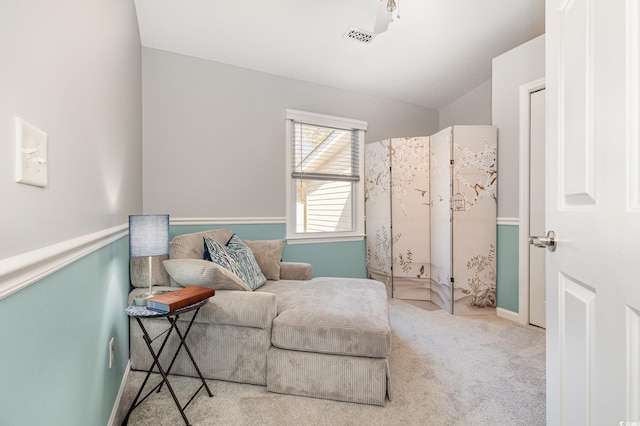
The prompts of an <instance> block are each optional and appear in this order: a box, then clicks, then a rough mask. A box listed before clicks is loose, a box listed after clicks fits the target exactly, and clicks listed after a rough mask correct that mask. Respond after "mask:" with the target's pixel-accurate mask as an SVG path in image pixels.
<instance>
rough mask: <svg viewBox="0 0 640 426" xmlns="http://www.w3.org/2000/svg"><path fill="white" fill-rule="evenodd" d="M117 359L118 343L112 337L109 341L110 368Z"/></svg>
mask: <svg viewBox="0 0 640 426" xmlns="http://www.w3.org/2000/svg"><path fill="white" fill-rule="evenodd" d="M115 357H116V343H115V337H112V338H111V340H109V368H111V367H113V360H114V359H115Z"/></svg>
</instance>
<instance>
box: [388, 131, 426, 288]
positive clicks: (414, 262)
mask: <svg viewBox="0 0 640 426" xmlns="http://www.w3.org/2000/svg"><path fill="white" fill-rule="evenodd" d="M429 199H430V194H429V137H427V136H424V137H414V138H394V139H392V140H391V222H392V224H393V236H392V256H393V297H394V298H397V299H411V300H430V298H431V294H430V282H429V277H430V262H431V261H430V246H429V228H430V224H429Z"/></svg>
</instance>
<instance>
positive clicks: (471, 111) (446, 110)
mask: <svg viewBox="0 0 640 426" xmlns="http://www.w3.org/2000/svg"><path fill="white" fill-rule="evenodd" d="M438 111H439V113H440V129H441V130H442V129H444V128H445V127H449V126H456V125H478V124H480V125H481V124H491V79H489V80H487V81H485V82H484V83H482V84H481V85H479V86H478V87H476V88H475V89H472V90H470V91H469V92H467V93H466V94H464V95H462V96H460V97H459V98H458V99H456V100H455V101H453V102H451V103H450V104H449V105H447V106H444V107H442V108H440V109H439V110H438Z"/></svg>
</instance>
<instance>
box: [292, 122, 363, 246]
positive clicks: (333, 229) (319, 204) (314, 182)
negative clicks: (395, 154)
mask: <svg viewBox="0 0 640 426" xmlns="http://www.w3.org/2000/svg"><path fill="white" fill-rule="evenodd" d="M286 119H287V120H286V121H287V182H288V190H287V239H288V240H290V242H292V243H295V242H305V240H310V241H313V242H317V241H318V239H324V240H335V241H341V240H353V239H362V238H363V236H364V185H363V178H362V173H363V165H362V164H363V161H362V155H363V150H362V144H363V143H364V131H365V130H366V128H367V123H366V122H364V121H358V120H351V119H347V118H340V117H332V116H328V115H320V114H314V113H308V112H302V111H295V110H287V116H286Z"/></svg>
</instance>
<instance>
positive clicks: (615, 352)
mask: <svg viewBox="0 0 640 426" xmlns="http://www.w3.org/2000/svg"><path fill="white" fill-rule="evenodd" d="M546 14H547V16H546V18H547V19H546V49H547V50H546V67H547V69H546V92H547V93H546V96H547V102H546V110H547V120H546V121H547V131H546V141H547V145H546V148H547V152H546V160H547V164H546V165H547V194H546V195H547V197H546V202H547V206H546V208H547V217H546V226H547V229H549V230H553V231H555V233H556V234H557V249H556V251H555V252H553V253H552V252H548V253H547V424H550V425H561V424H567V425H581V426H583V425H594V426H598V425H618V424H627V423H626V422H631V423H630V424H636V423H633V422H639V421H640V274H639V273H638V270H639V268H638V265H640V173H639V169H640V157H639V155H638V153H639V145H640V139H639V133H638V124H639V121H640V120H639V109H638V102H639V101H638V99H639V98H640V92H639V91H638V90H639V86H640V71H639V68H638V60H639V57H640V40H639V35H638V34H639V33H638V25H639V24H640V13H639V10H638V1H637V0H547V1H546Z"/></svg>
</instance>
